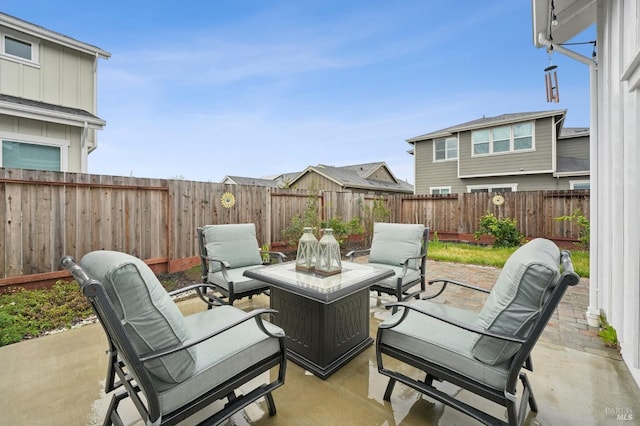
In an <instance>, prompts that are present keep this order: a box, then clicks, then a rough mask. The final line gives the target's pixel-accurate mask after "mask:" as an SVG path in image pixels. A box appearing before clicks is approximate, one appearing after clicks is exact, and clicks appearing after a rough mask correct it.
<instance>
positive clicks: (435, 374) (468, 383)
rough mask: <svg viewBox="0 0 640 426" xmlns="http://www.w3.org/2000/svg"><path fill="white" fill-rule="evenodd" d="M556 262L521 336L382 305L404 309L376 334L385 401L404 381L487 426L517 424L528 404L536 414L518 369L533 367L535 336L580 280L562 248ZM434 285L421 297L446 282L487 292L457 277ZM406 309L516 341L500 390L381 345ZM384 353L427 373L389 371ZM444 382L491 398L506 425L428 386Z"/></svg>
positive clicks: (529, 385)
mask: <svg viewBox="0 0 640 426" xmlns="http://www.w3.org/2000/svg"><path fill="white" fill-rule="evenodd" d="M561 265H562V267H563V273H562V274H561V275H560V276H559V277H558V279H557V284H556V285H555V286H554V287H553V290H552V291H551V294H550V295H549V296H548V298H547V300H546V302H545V303H544V305H543V308H542V310H541V313H540V317H539V318H538V320H537V322H536V323H535V325H534V327H533V328H532V329H531V331H530V334H529V336H528V337H527V338H526V339H519V338H514V337H513V336H509V335H504V334H497V333H493V332H488V331H486V330H484V329H482V328H480V327H476V326H470V325H469V324H464V323H461V322H459V321H456V320H454V319H451V318H444V317H440V316H437V315H434V314H433V313H430V312H426V311H424V310H422V309H419V308H417V307H415V306H412V305H411V304H409V303H406V302H401V303H392V304H390V305H388V306H387V308H389V307H396V308H398V307H402V308H404V311H403V315H402V316H401V318H400V319H399V321H398V322H397V323H394V324H389V325H387V326H386V327H380V328H379V329H378V336H377V339H376V357H377V362H378V371H379V372H380V373H381V374H384V375H385V376H388V377H389V378H390V379H389V383H388V385H387V389H386V391H385V394H384V400H385V401H389V400H390V398H391V393H392V392H393V388H394V386H395V384H396V382H398V381H399V382H401V383H404V384H405V385H407V386H409V387H411V388H413V389H415V390H417V391H418V392H421V393H423V394H425V395H427V396H429V397H431V398H433V399H435V400H437V401H439V402H441V403H443V404H445V405H448V406H450V407H452V408H454V409H456V410H459V411H461V412H463V413H465V414H467V415H469V416H471V417H473V418H475V419H477V420H479V421H480V422H482V423H483V424H486V425H504V424H509V425H522V424H523V423H524V420H525V416H526V413H527V406H526V404H527V403H528V404H529V407H530V408H531V411H533V412H537V411H538V407H537V403H536V400H535V397H534V395H533V391H532V389H531V384H530V382H529V380H528V378H527V375H526V374H525V373H524V372H523V371H521V369H522V368H525V369H527V370H529V371H533V364H532V361H531V356H530V354H531V351H532V350H533V347H534V345H535V343H536V342H537V340H538V338H539V337H540V335H541V334H542V332H543V331H544V328H545V327H546V325H547V323H548V322H549V319H550V318H551V316H552V315H553V312H554V310H555V309H556V307H557V305H558V303H559V302H560V300H561V299H562V296H563V295H564V293H565V291H566V289H567V288H568V286H574V285H576V284H578V282H579V281H580V277H579V276H578V275H576V274H575V272H574V271H573V264H572V262H571V255H570V253H569V252H568V251H562V252H561ZM435 283H442V288H441V289H440V290H439V291H438V292H437V294H434V295H433V296H429V297H425V298H424V299H425V300H426V299H432V298H435V297H437V296H439V295H440V294H442V293H443V292H444V290H445V289H446V287H447V285H448V284H452V285H457V286H461V287H465V288H468V289H471V290H476V291H480V292H484V293H489V290H486V289H483V288H480V287H477V286H474V285H470V284H466V283H462V282H459V281H454V280H449V279H444V278H439V279H435V280H430V281H429V285H433V284H435ZM410 310H413V311H416V312H420V313H421V314H424V315H428V316H431V317H433V318H436V319H438V320H441V321H444V322H446V323H449V324H451V325H454V326H456V327H459V328H462V329H465V330H468V331H471V332H474V333H478V334H481V335H484V336H490V337H494V338H497V339H500V340H505V341H509V342H516V343H519V344H521V345H522V346H521V347H520V349H519V351H518V352H517V353H516V354H515V355H514V356H513V358H512V360H511V363H510V366H509V374H508V379H507V384H506V387H505V389H493V388H490V387H488V386H486V385H485V384H483V383H480V382H478V381H476V380H474V379H473V378H471V377H468V376H466V375H463V374H461V373H459V372H457V371H454V370H451V369H448V368H445V367H442V366H440V365H438V364H435V363H433V362H430V361H429V359H427V357H426V354H425V357H417V356H415V355H412V354H409V353H406V352H404V351H401V350H398V349H395V348H393V347H391V346H388V345H384V344H381V343H380V342H381V338H380V334H381V333H382V332H383V330H384V328H393V327H395V326H396V325H398V324H399V323H401V322H402V321H403V320H404V318H405V317H406V315H407V314H408V313H409V311H410ZM383 354H385V355H388V356H390V357H392V358H396V359H398V360H400V361H402V362H404V363H406V364H409V365H411V366H413V367H415V368H417V369H419V370H422V371H423V372H425V373H426V377H425V379H424V381H419V380H416V379H413V378H411V377H408V376H407V375H405V374H402V373H399V372H397V371H393V370H390V369H387V368H385V367H384V364H383V357H382V355H383ZM434 380H436V381H441V382H442V381H446V382H449V383H452V384H454V385H456V386H459V387H461V388H463V389H466V390H468V391H470V392H472V393H474V394H477V395H479V396H481V397H483V398H486V399H488V400H490V401H493V402H495V403H497V404H500V405H502V406H504V407H506V409H507V417H508V423H505V422H504V421H503V420H501V419H498V418H495V417H493V416H491V415H490V414H488V413H485V412H483V411H481V410H479V409H478V408H476V407H473V406H471V405H469V404H467V403H465V402H463V401H461V400H459V399H457V398H455V396H451V395H449V394H447V393H445V392H443V391H441V390H439V389H438V388H436V387H435V386H434V385H433V381H434ZM518 380H520V381H521V382H522V385H523V390H522V396H521V401H520V405H519V406H518V404H517V389H516V387H517V384H518Z"/></svg>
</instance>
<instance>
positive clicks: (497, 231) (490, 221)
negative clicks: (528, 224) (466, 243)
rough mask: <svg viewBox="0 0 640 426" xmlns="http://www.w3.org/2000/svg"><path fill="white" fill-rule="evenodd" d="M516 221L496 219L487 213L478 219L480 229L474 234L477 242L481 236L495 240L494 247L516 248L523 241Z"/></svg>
mask: <svg viewBox="0 0 640 426" xmlns="http://www.w3.org/2000/svg"><path fill="white" fill-rule="evenodd" d="M516 224H517V222H516V220H515V219H511V218H508V217H507V218H504V219H498V218H497V217H495V216H494V215H493V213H487V214H486V215H484V216H482V217H481V218H480V229H479V230H477V231H476V232H474V234H473V237H474V238H475V239H476V240H477V239H479V238H480V236H481V235H490V236H492V237H494V238H495V241H494V243H493V246H494V247H518V246H520V245H521V244H522V242H523V240H524V235H523V234H522V233H521V232H520V231H518V228H517V227H516Z"/></svg>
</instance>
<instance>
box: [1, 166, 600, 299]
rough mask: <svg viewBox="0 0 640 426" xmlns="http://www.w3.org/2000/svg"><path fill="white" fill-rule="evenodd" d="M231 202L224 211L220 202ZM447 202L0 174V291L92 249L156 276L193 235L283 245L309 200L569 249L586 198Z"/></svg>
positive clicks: (451, 198) (568, 194) (344, 211)
mask: <svg viewBox="0 0 640 426" xmlns="http://www.w3.org/2000/svg"><path fill="white" fill-rule="evenodd" d="M225 192H230V193H231V194H233V195H234V197H235V199H236V203H235V205H234V206H233V207H231V208H224V207H223V206H222V204H221V202H220V199H221V197H222V195H223V194H224V193H225ZM494 195H495V194H491V193H473V194H467V193H465V194H448V195H411V194H401V195H389V194H387V195H376V194H373V193H352V192H340V191H310V190H301V189H284V188H266V187H259V186H245V185H229V184H220V183H213V182H196V181H187V180H165V179H146V178H135V177H121V176H105V175H89V174H77V173H63V172H35V171H28V170H17V169H3V168H0V199H2V202H3V204H2V207H1V208H0V220H1V221H2V224H3V225H2V226H1V227H0V268H2V275H1V276H0V288H1V287H3V286H5V285H7V282H10V278H11V277H19V276H24V275H30V274H50V273H52V272H56V271H59V270H60V266H59V264H58V262H59V260H60V258H61V257H62V256H64V255H71V256H73V257H75V258H77V259H80V258H81V257H82V256H84V255H85V254H86V253H88V252H90V251H93V250H98V249H106V250H118V251H124V252H127V253H130V254H132V255H134V256H136V257H139V258H141V259H144V260H153V262H154V264H157V265H156V266H158V267H160V269H162V262H165V263H166V265H165V267H166V268H168V267H169V266H168V265H169V264H170V263H171V262H172V261H177V263H180V264H188V262H182V261H183V260H184V259H192V258H194V257H195V258H197V256H198V255H199V253H198V243H197V240H196V232H195V230H196V228H197V227H198V226H204V225H207V224H224V223H254V224H255V225H256V232H257V237H258V241H259V244H261V245H262V244H272V243H277V242H283V241H284V239H285V238H284V237H283V231H285V230H286V229H287V228H288V227H289V226H290V225H291V221H292V219H293V218H294V217H296V216H299V217H303V216H304V213H305V210H306V209H307V206H308V205H309V203H310V202H316V203H317V205H318V216H319V217H318V219H319V220H322V221H328V220H329V219H331V218H333V217H335V218H340V219H341V220H342V221H344V222H348V221H350V220H351V219H352V218H354V217H358V218H360V219H361V221H362V223H363V225H365V227H367V228H368V229H370V226H371V222H372V220H373V219H372V212H373V210H374V207H375V204H376V203H383V205H384V206H385V208H386V209H388V212H389V218H388V219H387V220H388V221H389V222H402V223H422V224H424V225H425V226H428V227H429V228H430V229H431V231H432V235H435V233H438V234H441V235H453V236H454V238H455V236H456V235H459V234H460V235H462V234H473V233H474V232H475V231H476V230H477V228H478V223H479V220H480V218H481V217H482V216H483V215H485V214H488V213H491V214H494V215H495V216H496V217H497V218H499V219H503V218H507V217H508V218H513V219H515V220H516V222H517V227H518V229H519V230H520V231H521V232H522V233H524V234H525V235H526V236H527V237H530V238H532V237H546V238H550V239H560V240H567V241H576V240H578V238H579V237H580V227H579V226H578V225H577V224H576V223H574V222H573V221H571V222H570V221H561V220H557V218H558V217H561V216H569V215H571V214H572V213H573V212H575V211H577V210H579V211H581V212H582V214H583V215H584V216H586V217H587V218H588V216H589V202H590V195H589V191H527V192H511V193H504V194H501V195H503V197H504V200H505V201H504V204H502V205H500V206H497V205H495V204H494V203H493V202H492V199H493V196H494Z"/></svg>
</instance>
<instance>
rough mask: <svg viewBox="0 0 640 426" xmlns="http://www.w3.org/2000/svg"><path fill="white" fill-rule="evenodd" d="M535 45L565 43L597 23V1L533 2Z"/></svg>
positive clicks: (545, 0) (557, 0) (555, 0)
mask: <svg viewBox="0 0 640 426" xmlns="http://www.w3.org/2000/svg"><path fill="white" fill-rule="evenodd" d="M531 14H532V16H533V44H534V45H535V46H536V47H544V46H545V44H544V43H543V42H542V40H541V39H540V35H542V37H543V38H544V39H548V40H551V39H553V42H554V43H565V42H567V41H569V40H570V39H572V38H573V37H575V36H576V35H577V34H579V33H580V32H582V31H584V30H585V29H586V28H588V27H589V26H590V25H591V24H593V23H594V22H595V21H596V0H532V1H531Z"/></svg>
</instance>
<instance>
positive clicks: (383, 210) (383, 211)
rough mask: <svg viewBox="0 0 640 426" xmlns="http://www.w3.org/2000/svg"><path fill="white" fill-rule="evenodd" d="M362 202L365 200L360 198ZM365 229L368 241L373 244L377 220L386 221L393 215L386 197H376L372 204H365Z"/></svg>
mask: <svg viewBox="0 0 640 426" xmlns="http://www.w3.org/2000/svg"><path fill="white" fill-rule="evenodd" d="M360 202H361V203H362V202H363V200H362V199H360ZM363 211H364V220H363V230H364V234H365V236H366V238H367V243H368V244H369V245H370V244H371V239H372V238H373V224H374V223H375V222H386V221H387V220H389V218H390V217H391V210H390V209H389V208H387V205H386V203H385V200H384V198H382V197H379V198H374V200H373V203H372V204H371V206H370V207H369V206H364V207H363Z"/></svg>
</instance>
